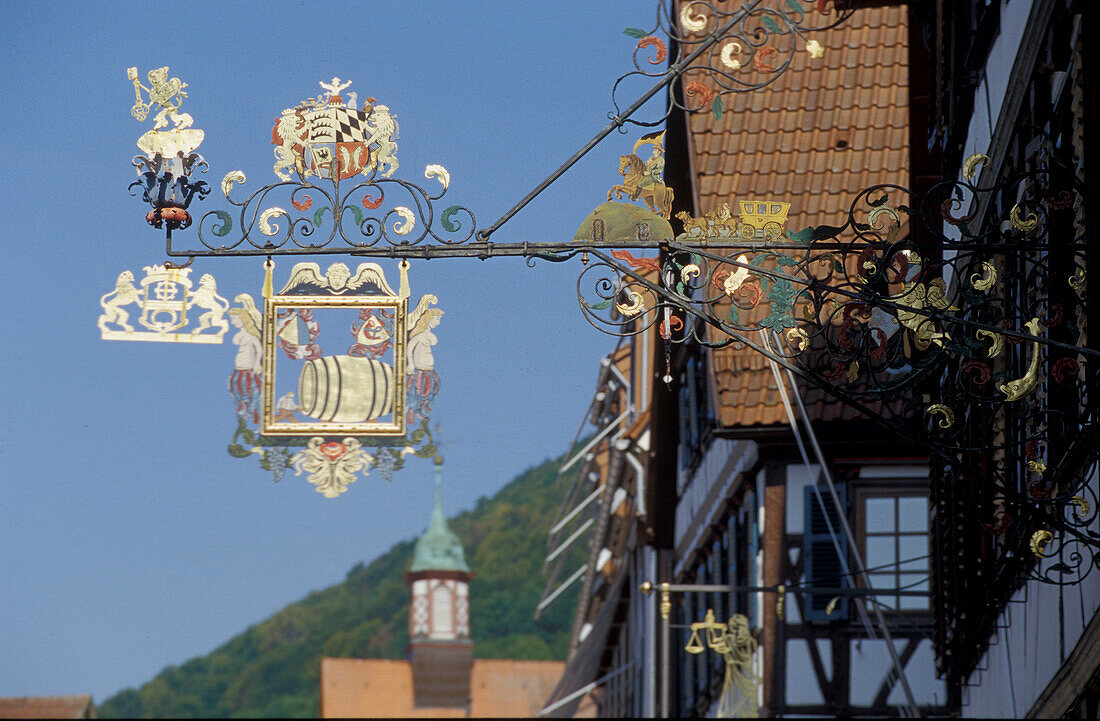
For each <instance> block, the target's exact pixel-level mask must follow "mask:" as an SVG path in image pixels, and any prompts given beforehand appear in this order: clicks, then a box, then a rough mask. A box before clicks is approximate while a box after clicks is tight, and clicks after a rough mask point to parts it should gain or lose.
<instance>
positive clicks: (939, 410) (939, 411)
mask: <svg viewBox="0 0 1100 721" xmlns="http://www.w3.org/2000/svg"><path fill="white" fill-rule="evenodd" d="M924 414H925V415H926V416H928V417H929V418H931V417H932V416H935V415H939V416H943V417H942V418H940V420H939V422H937V423H936V425H938V426H939V427H940V428H950V427H951V426H953V425H955V411H953V410H951V409H950V408H948V407H947V406H945V405H944V404H943V403H936V404H935V405H931V406H928V410H926V411H925V412H924Z"/></svg>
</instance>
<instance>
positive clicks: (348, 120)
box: [309, 107, 370, 143]
mask: <svg viewBox="0 0 1100 721" xmlns="http://www.w3.org/2000/svg"><path fill="white" fill-rule="evenodd" d="M367 115H368V113H367V112H366V111H364V110H352V109H351V108H339V107H328V108H325V109H323V110H317V111H314V112H312V113H310V114H309V139H310V141H311V142H314V143H365V142H366V141H367V138H368V137H369V135H370V133H369V131H370V129H369V128H368V127H367Z"/></svg>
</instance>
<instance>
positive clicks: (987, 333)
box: [974, 328, 1005, 358]
mask: <svg viewBox="0 0 1100 721" xmlns="http://www.w3.org/2000/svg"><path fill="white" fill-rule="evenodd" d="M974 335H975V336H977V337H978V338H988V339H989V340H990V342H992V344H993V345H991V346H989V350H988V351H986V354H985V355H986V357H987V358H996V357H997V356H999V355H1000V354H1001V351H1002V350H1003V349H1004V347H1005V337H1004V336H1003V335H1001V334H1000V333H994V332H993V331H991V330H985V329H984V328H982V329H981V330H976V331H974Z"/></svg>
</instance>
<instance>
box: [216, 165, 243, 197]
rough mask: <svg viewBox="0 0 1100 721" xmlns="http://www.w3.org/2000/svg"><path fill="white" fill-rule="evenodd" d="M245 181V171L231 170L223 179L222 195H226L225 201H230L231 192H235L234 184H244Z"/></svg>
mask: <svg viewBox="0 0 1100 721" xmlns="http://www.w3.org/2000/svg"><path fill="white" fill-rule="evenodd" d="M245 180H246V178H245V177H244V171H243V170H230V171H229V172H228V173H226V174H225V177H224V178H222V194H223V195H225V199H226V200H229V191H231V190H233V183H244V181H245Z"/></svg>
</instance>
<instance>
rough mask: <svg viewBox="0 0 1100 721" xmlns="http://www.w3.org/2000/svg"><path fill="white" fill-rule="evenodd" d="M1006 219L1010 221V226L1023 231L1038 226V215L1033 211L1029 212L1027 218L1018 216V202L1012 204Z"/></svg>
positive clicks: (1027, 231)
mask: <svg viewBox="0 0 1100 721" xmlns="http://www.w3.org/2000/svg"><path fill="white" fill-rule="evenodd" d="M1008 219H1009V220H1011V221H1012V227H1013V228H1015V229H1016V230H1020V231H1023V232H1024V233H1030V232H1031V231H1033V230H1035V229H1036V228H1038V227H1039V216H1038V215H1036V214H1035V213H1029V214H1028V216H1027V220H1024V219H1023V218H1022V217H1021V216H1020V204H1019V203H1017V204H1016V205H1014V206H1012V212H1010V213H1009V214H1008Z"/></svg>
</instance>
